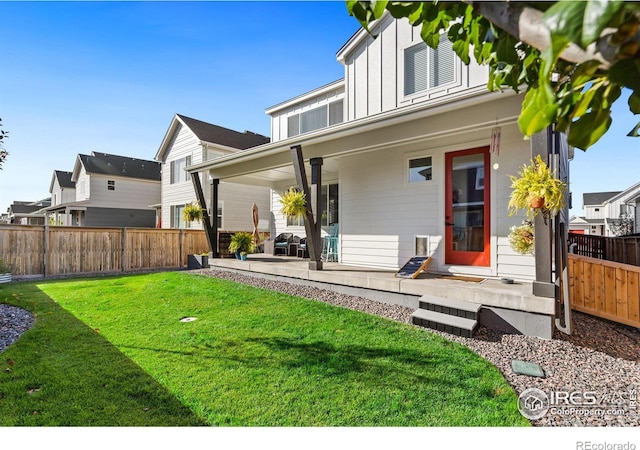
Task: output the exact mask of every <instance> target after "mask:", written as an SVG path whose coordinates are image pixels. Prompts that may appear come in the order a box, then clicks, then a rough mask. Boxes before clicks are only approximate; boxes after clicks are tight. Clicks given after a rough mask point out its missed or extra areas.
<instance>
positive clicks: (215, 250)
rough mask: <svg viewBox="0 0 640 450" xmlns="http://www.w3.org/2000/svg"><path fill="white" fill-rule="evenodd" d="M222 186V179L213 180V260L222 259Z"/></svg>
mask: <svg viewBox="0 0 640 450" xmlns="http://www.w3.org/2000/svg"><path fill="white" fill-rule="evenodd" d="M219 186H220V179H219V178H214V179H212V180H211V229H212V235H213V240H214V246H213V248H212V250H211V257H212V258H220V248H219V247H220V245H219V243H218V228H220V224H219V223H218V203H219V201H218V189H219Z"/></svg>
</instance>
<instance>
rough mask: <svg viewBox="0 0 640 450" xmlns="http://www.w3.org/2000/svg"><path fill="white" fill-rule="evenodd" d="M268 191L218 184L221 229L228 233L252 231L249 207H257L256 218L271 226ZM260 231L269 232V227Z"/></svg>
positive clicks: (262, 188) (252, 187) (231, 184)
mask: <svg viewBox="0 0 640 450" xmlns="http://www.w3.org/2000/svg"><path fill="white" fill-rule="evenodd" d="M270 192H271V190H270V189H267V188H264V187H258V186H244V185H239V184H233V183H224V182H221V183H220V187H219V190H218V195H219V198H220V200H221V201H222V202H223V210H222V229H224V230H228V231H253V221H252V216H251V207H252V205H253V204H254V203H255V204H256V205H257V206H258V216H259V217H260V219H261V220H268V221H269V224H271V222H272V220H271V217H270V216H271V213H270V203H269V196H270ZM260 231H270V229H269V227H265V228H264V229H262V228H261V229H260Z"/></svg>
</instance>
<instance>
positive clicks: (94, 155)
mask: <svg viewBox="0 0 640 450" xmlns="http://www.w3.org/2000/svg"><path fill="white" fill-rule="evenodd" d="M80 164H82V166H84V170H85V171H86V172H87V173H99V174H103V175H113V176H118V177H127V178H138V179H142V180H151V181H160V168H161V166H160V163H158V162H156V161H149V160H146V159H137V158H131V157H129V156H120V155H111V154H108V153H100V152H91V155H83V154H79V155H78V158H77V160H76V166H75V168H74V169H73V175H72V177H71V179H72V181H74V182H75V181H77V179H78V173H79V171H80Z"/></svg>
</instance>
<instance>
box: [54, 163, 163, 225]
mask: <svg viewBox="0 0 640 450" xmlns="http://www.w3.org/2000/svg"><path fill="white" fill-rule="evenodd" d="M160 179H161V175H160V164H158V163H157V162H155V161H150V160H144V159H137V158H131V157H128V156H120V155H112V154H108V153H100V152H92V153H91V154H90V155H84V154H79V155H78V157H77V158H76V163H75V167H74V169H73V172H65V171H60V170H56V171H54V173H53V177H52V180H51V185H50V191H51V195H52V204H51V206H50V207H48V208H44V209H43V211H44V212H46V213H47V214H48V215H49V216H53V217H54V224H56V225H67V226H87V227H155V226H156V212H155V209H154V208H153V207H151V206H150V205H154V204H157V203H159V202H160Z"/></svg>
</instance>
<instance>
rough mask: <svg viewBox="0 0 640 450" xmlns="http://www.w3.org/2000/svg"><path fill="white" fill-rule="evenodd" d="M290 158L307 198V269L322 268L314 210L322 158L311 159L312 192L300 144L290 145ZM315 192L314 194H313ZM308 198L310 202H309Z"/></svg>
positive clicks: (319, 190) (305, 227) (318, 233)
mask: <svg viewBox="0 0 640 450" xmlns="http://www.w3.org/2000/svg"><path fill="white" fill-rule="evenodd" d="M291 158H292V159H293V171H294V172H295V175H296V182H297V183H298V187H299V188H301V189H302V192H304V196H305V198H306V199H307V213H306V216H305V220H304V229H305V231H306V233H307V248H308V250H309V257H310V260H309V270H322V260H321V258H320V256H321V254H322V244H321V239H320V230H321V228H320V220H318V221H316V219H315V217H314V215H315V216H317V215H318V214H317V212H316V214H314V211H316V210H317V208H318V205H319V204H320V193H321V183H322V179H321V178H322V174H321V172H322V158H313V159H312V160H311V161H312V162H311V176H312V183H313V187H314V191H313V193H312V192H311V190H310V189H309V183H308V182H307V174H306V171H305V168H304V158H303V156H302V146H300V145H294V146H292V147H291ZM313 194H315V195H313ZM309 200H310V202H309Z"/></svg>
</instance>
